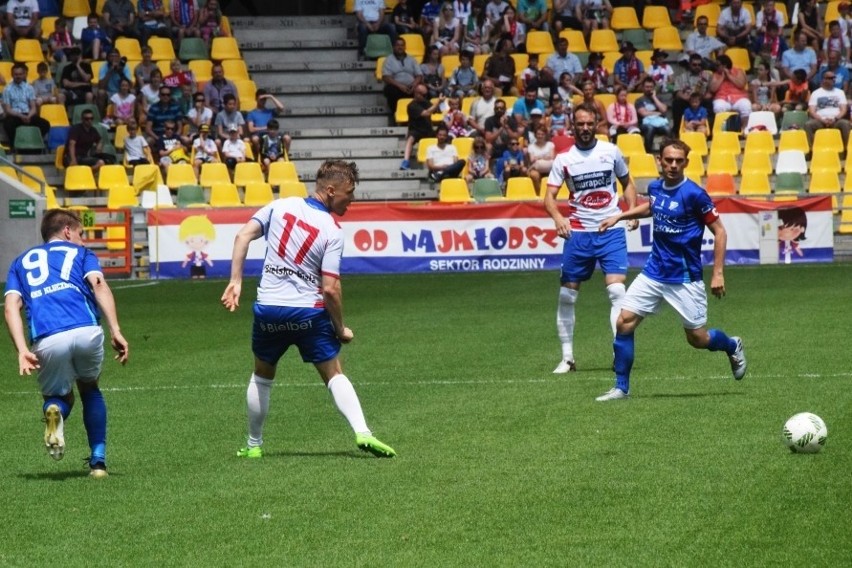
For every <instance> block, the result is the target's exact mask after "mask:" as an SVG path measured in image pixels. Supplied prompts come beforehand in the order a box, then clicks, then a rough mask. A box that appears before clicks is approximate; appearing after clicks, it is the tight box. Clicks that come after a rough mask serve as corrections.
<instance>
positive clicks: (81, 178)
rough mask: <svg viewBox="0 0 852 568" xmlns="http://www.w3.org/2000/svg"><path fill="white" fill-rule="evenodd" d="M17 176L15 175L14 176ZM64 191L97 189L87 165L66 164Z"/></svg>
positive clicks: (90, 169)
mask: <svg viewBox="0 0 852 568" xmlns="http://www.w3.org/2000/svg"><path fill="white" fill-rule="evenodd" d="M15 177H17V176H15ZM64 186H65V191H89V190H93V189H97V187H98V184H97V183H95V176H94V174H93V173H92V168H91V167H89V166H68V167H67V168H66V169H65V184H64Z"/></svg>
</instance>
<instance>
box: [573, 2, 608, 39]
mask: <svg viewBox="0 0 852 568" xmlns="http://www.w3.org/2000/svg"><path fill="white" fill-rule="evenodd" d="M610 17H612V4H610V3H609V0H581V1H580V2H578V3H577V19H578V20H580V21H581V22H583V33H584V34H585V35H586V42H587V43H588V41H589V38H590V37H591V35H592V30H607V29H609V19H610Z"/></svg>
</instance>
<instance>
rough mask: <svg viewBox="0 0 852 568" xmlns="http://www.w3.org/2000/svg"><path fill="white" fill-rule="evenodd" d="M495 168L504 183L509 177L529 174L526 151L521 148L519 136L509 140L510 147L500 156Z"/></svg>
mask: <svg viewBox="0 0 852 568" xmlns="http://www.w3.org/2000/svg"><path fill="white" fill-rule="evenodd" d="M495 169H496V171H497V174H498V175H499V176H500V179H501V180H502V182H503V183H504V184H505V182H506V181H508V180H509V178H513V177H521V176H525V175H527V165H526V162H525V161H524V151H523V150H522V149H521V144H520V142H518V139H517V138H512V139H511V140H509V147H508V148H507V149H506V150H505V151H504V152H503V155H502V156H500V159H499V160H498V161H497V166H496V168H495Z"/></svg>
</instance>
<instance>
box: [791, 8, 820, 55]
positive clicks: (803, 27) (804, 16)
mask: <svg viewBox="0 0 852 568" xmlns="http://www.w3.org/2000/svg"><path fill="white" fill-rule="evenodd" d="M797 6H798V8H799V16H798V19H797V20H796V27H795V28H793V37H794V38H795V39H796V40H798V37H799V34H800V33H803V34H805V45H810V47H811V48H812V49H813V50H814V51H815V52H816V51H819V49H820V47H821V46H822V39H823V38H822V30H823V25H822V18H821V17H820V15H819V7H818V6H817V2H816V0H803V1H801V2H798V3H797ZM796 43H798V41H796Z"/></svg>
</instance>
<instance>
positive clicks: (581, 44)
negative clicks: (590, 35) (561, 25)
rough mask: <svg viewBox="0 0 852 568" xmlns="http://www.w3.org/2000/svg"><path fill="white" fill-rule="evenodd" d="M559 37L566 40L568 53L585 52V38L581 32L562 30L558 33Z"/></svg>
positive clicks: (586, 48)
mask: <svg viewBox="0 0 852 568" xmlns="http://www.w3.org/2000/svg"><path fill="white" fill-rule="evenodd" d="M559 37H564V38H565V39H567V40H568V51H570V52H571V53H574V54H576V53H578V52H587V51H589V48H588V46H586V38H585V37H583V32H581V31H580V30H562V31H561V32H559Z"/></svg>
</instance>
